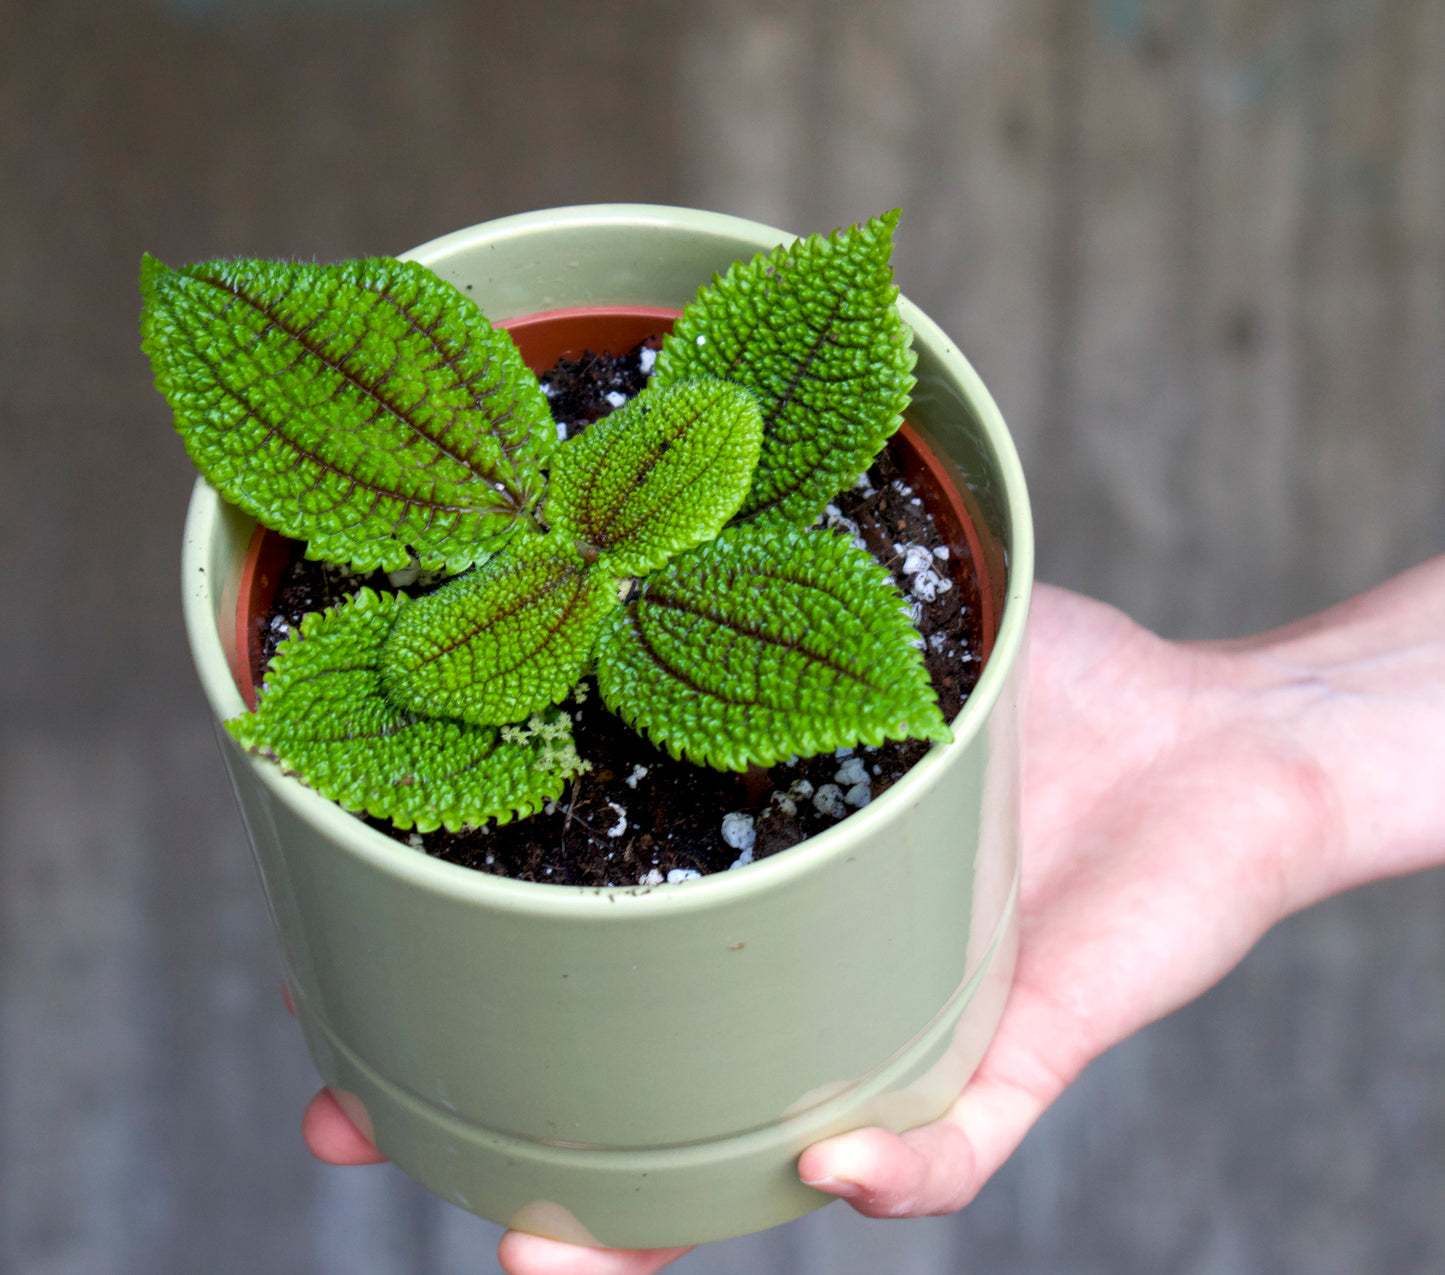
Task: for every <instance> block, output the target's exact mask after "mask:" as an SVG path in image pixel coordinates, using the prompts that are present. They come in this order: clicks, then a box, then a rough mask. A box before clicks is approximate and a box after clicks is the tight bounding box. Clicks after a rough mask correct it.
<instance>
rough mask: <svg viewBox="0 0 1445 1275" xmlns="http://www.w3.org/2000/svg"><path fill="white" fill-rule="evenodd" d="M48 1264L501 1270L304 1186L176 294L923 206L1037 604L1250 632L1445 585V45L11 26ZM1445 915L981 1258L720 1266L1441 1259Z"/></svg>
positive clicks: (1097, 1094) (399, 1192) (1001, 1189)
mask: <svg viewBox="0 0 1445 1275" xmlns="http://www.w3.org/2000/svg"><path fill="white" fill-rule="evenodd" d="M0 190H3V191H4V198H0V281H3V283H0V543H3V547H4V554H3V555H0V583H3V586H4V594H3V596H4V597H5V598H6V600H7V607H6V613H5V622H4V624H3V625H0V667H3V668H4V670H5V672H4V675H3V680H0V720H3V723H4V724H3V730H0V1271H4V1272H7V1273H8V1272H11V1271H13V1272H16V1273H17V1275H19V1273H22V1272H23V1273H24V1275H34V1273H40V1275H49V1273H51V1272H53V1273H54V1275H61V1273H62V1272H64V1273H65V1275H111V1273H112V1272H115V1273H121V1272H132V1271H146V1272H148V1273H149V1272H157V1273H160V1275H168V1273H170V1272H176V1273H177V1275H180V1273H182V1272H185V1273H186V1275H189V1273H191V1272H195V1271H206V1272H223V1273H230V1272H237V1273H240V1272H261V1271H265V1272H270V1271H291V1270H304V1271H317V1272H329V1271H333V1270H334V1271H343V1270H344V1271H346V1272H347V1273H348V1275H391V1273H392V1272H396V1273H397V1275H400V1273H401V1272H414V1271H427V1272H441V1273H442V1275H450V1273H451V1272H457V1273H458V1275H460V1273H461V1272H475V1271H480V1270H491V1269H494V1266H493V1264H492V1258H491V1256H490V1254H491V1249H492V1246H493V1244H494V1243H495V1239H496V1236H497V1228H495V1227H493V1226H490V1225H489V1224H486V1223H482V1222H480V1221H478V1220H476V1219H474V1218H471V1217H469V1216H468V1215H466V1214H463V1213H461V1212H459V1211H457V1210H455V1209H452V1208H451V1207H450V1206H448V1205H445V1204H443V1203H441V1202H440V1201H437V1200H435V1199H433V1198H432V1197H430V1196H429V1195H427V1194H426V1193H425V1192H423V1191H421V1190H420V1189H419V1188H416V1187H415V1186H413V1185H412V1184H411V1183H410V1182H408V1181H407V1180H406V1179H405V1178H404V1177H403V1176H402V1175H400V1174H399V1173H397V1172H395V1171H394V1170H391V1169H389V1168H381V1169H368V1170H353V1171H349V1172H342V1171H333V1170H329V1169H326V1168H324V1167H322V1166H320V1165H316V1164H314V1163H312V1162H311V1161H310V1159H309V1158H308V1157H307V1155H306V1153H305V1152H304V1150H302V1148H301V1147H300V1144H299V1139H298V1137H297V1133H296V1124H297V1119H298V1116H299V1112H300V1108H301V1105H302V1103H303V1102H304V1101H305V1098H306V1097H307V1096H308V1094H309V1092H310V1090H311V1086H312V1084H313V1081H312V1075H311V1068H310V1064H309V1062H308V1061H307V1059H306V1058H305V1054H304V1050H303V1048H302V1046H301V1042H300V1040H299V1038H298V1034H297V1033H296V1031H295V1029H294V1027H293V1025H292V1024H291V1022H290V1021H289V1019H287V1018H286V1016H285V1014H284V1013H283V1012H282V1011H281V1009H280V1005H279V995H278V993H277V981H278V975H277V964H276V961H275V958H274V956H273V955H272V952H271V941H270V936H269V933H268V931H267V926H266V919H265V913H264V908H263V906H262V903H261V899H260V895H259V891H258V890H257V889H256V886H255V882H254V879H253V876H254V874H253V871H252V869H251V867H250V864H249V854H248V851H247V849H246V846H245V841H244V837H243V834H242V832H241V829H240V826H239V823H238V821H237V820H236V818H235V814H234V811H233V809H232V805H231V799H230V797H229V795H228V793H227V791H226V785H225V781H224V777H223V775H222V772H221V768H220V765H219V762H218V760H217V759H216V757H215V755H214V752H213V745H212V743H211V740H210V737H209V736H210V726H209V724H208V723H207V721H206V719H205V715H204V711H203V707H202V704H201V701H200V696H199V694H198V692H197V691H196V689H195V687H194V679H193V676H192V674H191V671H190V668H189V662H188V657H187V655H186V652H185V648H184V643H183V640H182V637H181V631H180V622H179V607H178V605H177V597H176V594H177V590H176V578H175V577H176V560H177V556H178V555H177V542H178V538H179V530H180V520H181V516H182V512H183V509H184V505H185V501H186V498H187V494H188V490H189V467H188V465H187V462H186V460H185V458H184V455H183V454H182V452H181V449H180V447H179V444H178V443H177V441H176V440H175V438H174V437H173V435H172V433H171V431H170V428H169V425H168V422H167V420H166V415H165V409H164V406H163V404H162V403H161V401H160V399H159V398H158V397H157V396H156V395H155V394H154V391H153V390H152V388H151V386H150V381H149V373H148V369H147V368H146V366H145V361H144V359H143V358H142V357H141V355H140V353H139V351H138V349H137V334H136V316H137V312H138V301H137V297H136V291H135V273H136V269H137V266H138V262H139V259H140V254H141V252H142V251H143V250H149V251H151V252H153V253H155V254H157V255H158V256H160V257H162V258H163V259H165V260H167V261H169V262H171V263H172V264H176V263H180V262H183V261H187V260H195V259H199V258H203V257H207V256H212V255H217V254H227V253H234V254H255V255H273V256H294V257H299V258H303V259H306V258H320V259H332V258H336V257H343V256H348V255H359V254H363V253H371V252H391V251H396V250H399V249H401V248H404V247H406V246H408V245H410V244H414V243H418V242H421V241H423V240H425V239H427V238H430V237H431V236H433V235H436V234H439V233H442V232H443V231H446V230H449V229H453V228H456V227H459V226H462V225H466V224H469V223H472V222H475V221H480V220H484V219H486V218H489V217H493V216H497V215H501V214H505V213H509V212H515V211H520V210H523V209H526V208H530V207H540V206H547V205H552V204H565V203H581V202H592V201H601V200H639V201H657V202H671V203H682V204H691V205H696V206H702V207H711V208H716V209H719V210H722V211H726V212H734V213H739V214H742V215H746V216H751V217H756V218H758V219H761V220H764V221H769V222H773V223H775V224H780V225H784V226H788V227H793V228H797V229H804V230H812V229H826V228H829V227H831V226H833V225H837V224H841V223H846V222H850V221H854V220H857V219H859V218H862V217H866V216H868V215H870V214H873V213H876V212H879V211H881V210H883V209H886V208H890V207H894V206H899V205H901V206H902V207H903V208H904V220H903V223H902V225H901V227H900V230H899V233H898V244H899V247H898V252H897V265H898V274H899V280H900V282H901V284H902V286H903V288H904V290H905V291H906V292H907V293H908V294H909V295H910V296H912V297H913V299H915V300H916V301H918V302H919V303H920V304H921V305H922V306H923V307H924V309H925V310H927V311H928V312H929V313H930V314H932V315H933V316H934V317H935V318H936V319H938V320H939V321H940V322H941V323H942V324H943V326H944V327H945V328H946V329H947V330H949V331H950V332H951V333H952V334H953V335H954V336H955V337H956V339H957V340H958V341H959V343H960V345H961V346H962V347H963V349H964V350H965V352H966V353H968V354H969V356H970V357H971V358H972V359H973V360H974V362H975V363H976V364H977V366H978V367H979V368H980V370H981V371H982V373H983V375H984V377H985V379H986V380H987V381H988V382H989V384H990V385H991V386H992V388H993V390H994V392H995V394H996V396H997V397H998V399H999V401H1000V403H1001V405H1002V407H1003V410H1004V413H1005V415H1006V417H1007V418H1008V419H1009V420H1010V422H1011V425H1012V427H1013V429H1014V432H1015V434H1016V436H1017V439H1018V442H1019V445H1020V448H1021V450H1022V452H1023V455H1024V459H1025V464H1026V468H1027V470H1028V473H1029V475H1030V481H1031V484H1032V490H1033V493H1034V496H1035V500H1036V507H1037V515H1038V527H1039V534H1040V553H1039V559H1040V574H1041V575H1042V576H1043V577H1044V578H1046V579H1051V580H1054V581H1057V582H1059V583H1063V584H1067V585H1071V586H1073V587H1076V588H1080V589H1083V590H1085V591H1088V592H1090V593H1093V594H1096V595H1098V596H1101V597H1104V598H1106V599H1107V600H1109V601H1112V602H1115V603H1117V604H1119V605H1121V606H1123V607H1124V608H1125V609H1127V610H1128V611H1130V612H1131V613H1132V614H1133V615H1135V616H1136V617H1137V618H1139V619H1140V620H1142V621H1144V622H1145V623H1148V624H1151V625H1153V626H1156V627H1159V628H1162V629H1163V630H1165V631H1166V632H1169V633H1171V634H1179V635H1189V636H1196V637H1212V636H1222V635H1229V634H1238V633H1244V632H1248V631H1251V630H1254V629H1257V628H1259V627H1263V626H1267V625H1270V624H1274V623H1278V622H1281V621H1283V620H1286V619H1288V618H1290V617H1293V616H1296V615H1298V614H1301V613H1303V612H1305V611H1308V610H1311V609H1314V608H1316V607H1319V606H1322V605H1325V604H1326V603H1328V602H1331V601H1333V600H1335V599H1338V598H1340V597H1343V596H1345V595H1347V594H1348V593H1350V592H1352V591H1354V590H1356V589H1359V588H1361V587H1363V586H1365V585H1368V584H1370V583H1372V582H1374V581H1377V580H1379V579H1381V578H1383V577H1384V576H1386V575H1388V574H1390V573H1391V572H1393V571H1396V570H1398V569H1400V568H1402V567H1404V566H1406V565H1409V564H1411V563H1413V562H1417V561H1419V560H1422V559H1423V558H1425V557H1427V556H1429V555H1431V554H1433V553H1438V552H1440V551H1441V550H1442V549H1445V499H1442V494H1445V0H1372V2H1371V3H1364V2H1363V0H1358V2H1347V0H1329V2H1320V3H1315V2H1313V0H1211V2H1209V3H1185V2H1184V0H1087V2H1086V0H1015V2H1014V3H1005V0H976V2H974V3H969V4H960V3H957V2H956V0H897V2H896V3H894V4H891V5H887V6H880V5H874V4H868V3H865V0H831V2H830V0H795V3H793V4H791V5H788V6H780V5H778V4H776V3H772V0H699V2H698V3H694V4H691V5H676V4H668V3H664V0H618V3H615V4H612V5H608V6H600V5H589V4H585V3H583V2H582V0H554V2H553V3H551V4H548V5H546V6H534V7H532V8H530V9H528V8H524V7H521V6H515V5H507V4H503V3H501V2H500V0H484V2H482V3H463V2H462V0H450V2H446V3H444V2H442V0H436V2H435V3H424V2H422V0H413V2H411V3H395V2H392V0H368V2H367V3H343V2H342V0H332V2H330V3H319V2H312V0H308V2H307V3H301V2H300V0H298V2H297V3H293V4H291V5H286V6H282V5H280V4H276V3H263V2H261V0H149V2H147V3H141V2H140V0H129V2H128V3H118V4H113V5H110V6H95V5H86V4H81V3H79V0H57V3H54V4H50V5H44V6H41V5H27V4H22V3H20V2H19V0H9V2H7V0H0ZM1442 914H1445V877H1442V874H1440V873H1438V872H1437V873H1433V874H1428V875H1426V876H1424V877H1421V878H1418V879H1415V880H1411V881H1405V882H1394V883H1386V884H1382V885H1379V886H1375V887H1371V888H1370V889H1367V890H1364V891H1360V892H1357V893H1356V894H1354V895H1351V896H1349V897H1347V898H1343V899H1339V900H1335V901H1333V902H1331V903H1329V904H1326V905H1324V906H1322V907H1319V908H1316V909H1313V910H1312V911H1310V912H1308V913H1306V914H1304V915H1302V916H1299V917H1296V918H1294V919H1292V920H1290V921H1289V922H1287V923H1285V924H1284V925H1282V926H1280V927H1279V928H1278V929H1277V930H1276V931H1275V932H1274V933H1272V934H1271V935H1270V936H1269V937H1268V938H1267V939H1266V940H1265V941H1264V942H1263V943H1262V944H1261V945H1260V947H1259V948H1258V949H1257V950H1256V951H1255V952H1254V953H1253V954H1252V955H1251V956H1250V958H1249V959H1248V960H1247V961H1246V962H1245V963H1244V964H1243V965H1242V966H1241V967H1240V969H1239V970H1237V971H1236V972H1235V973H1234V974H1233V975H1231V976H1230V977H1229V978H1228V979H1227V980H1226V981H1225V982H1224V983H1223V984H1221V985H1220V986H1219V987H1218V988H1216V989H1215V990H1214V991H1213V992H1211V993H1210V994H1209V995H1207V996H1206V997H1204V998H1203V999H1202V1000H1200V1001H1199V1002H1197V1003H1196V1004H1194V1005H1192V1006H1190V1007H1188V1008H1187V1009H1185V1010H1183V1011H1181V1012H1180V1013H1177V1014H1175V1015H1173V1016H1171V1017H1170V1018H1169V1019H1166V1020H1165V1021H1163V1022H1162V1023H1160V1024H1157V1025H1156V1026H1154V1027H1152V1028H1150V1029H1148V1030H1147V1031H1145V1032H1143V1033H1141V1034H1140V1035H1139V1036H1138V1037H1136V1038H1135V1039H1134V1040H1133V1041H1131V1042H1129V1043H1128V1044H1126V1045H1125V1046H1123V1047H1121V1048H1120V1049H1118V1050H1116V1051H1115V1052H1114V1053H1113V1054H1111V1055H1110V1056H1108V1057H1107V1058H1105V1059H1104V1060H1102V1061H1101V1062H1100V1063H1098V1064H1097V1065H1096V1066H1095V1067H1094V1068H1092V1069H1091V1070H1090V1071H1089V1072H1088V1073H1087V1074H1086V1076H1085V1077H1084V1079H1083V1080H1082V1081H1081V1082H1080V1083H1079V1084H1078V1085H1077V1086H1076V1087H1075V1088H1074V1089H1073V1090H1072V1091H1071V1092H1070V1093H1069V1094H1068V1095H1067V1096H1066V1097H1065V1099H1064V1100H1063V1101H1062V1102H1061V1103H1060V1104H1058V1106H1057V1107H1056V1108H1055V1109H1054V1110H1053V1111H1051V1112H1050V1113H1049V1114H1048V1115H1047V1116H1046V1117H1045V1119H1044V1120H1043V1121H1042V1122H1041V1124H1040V1125H1039V1127H1038V1128H1037V1130H1036V1131H1035V1133H1034V1134H1033V1135H1032V1136H1031V1137H1030V1138H1029V1140H1028V1141H1027V1142H1026V1144H1025V1145H1024V1147H1023V1149H1022V1150H1021V1152H1020V1153H1019V1154H1018V1155H1017V1157H1016V1158H1015V1159H1014V1160H1013V1161H1012V1162H1011V1163H1010V1164H1009V1166H1007V1168H1006V1169H1005V1170H1004V1171H1003V1172H1002V1173H1001V1174H1000V1175H999V1176H998V1178H997V1179H996V1180H995V1182H994V1183H993V1184H991V1185H990V1186H989V1187H988V1188H987V1189H986V1190H985V1192H984V1193H983V1195H982V1196H981V1197H980V1198H979V1200H978V1201H977V1202H976V1203H975V1204H974V1205H973V1206H972V1207H971V1208H970V1209H969V1210H968V1211H966V1212H965V1213H964V1214H962V1215H960V1216H959V1217H956V1218H943V1219H927V1220H922V1221H917V1222H912V1223H903V1224H899V1223H882V1222H868V1221H865V1220H863V1219H859V1218H857V1217H856V1216H854V1215H852V1214H851V1213H849V1212H848V1211H847V1210H846V1209H844V1208H842V1207H839V1206H835V1207H832V1208H829V1209H827V1210H825V1211H823V1212H822V1213H820V1214H816V1215H814V1216H812V1217H809V1218H806V1219H803V1220H802V1221H800V1222H798V1223H795V1224H793V1225H791V1226H788V1227H783V1228H780V1229H779V1230H776V1231H773V1232H769V1233H767V1234H765V1235H762V1236H756V1237H749V1238H746V1239H742V1240H736V1241H731V1242H729V1243H725V1244H720V1245H715V1246H711V1247H709V1248H707V1249H704V1250H700V1251H699V1252H697V1253H695V1254H694V1255H692V1256H691V1257H689V1258H687V1259H686V1260H685V1261H684V1262H682V1263H681V1264H680V1265H679V1267H678V1268H677V1269H678V1270H679V1272H681V1273H682V1275H726V1273H729V1272H741V1271H747V1272H750V1273H754V1272H755V1273H757V1275H785V1273H786V1275H824V1273H825V1272H826V1273H827V1275H876V1273H879V1272H889V1273H890V1275H953V1273H954V1272H962V1271H976V1272H983V1271H987V1272H990V1275H999V1273H1002V1275H1009V1273H1011V1272H1017V1273H1019V1275H1023V1273H1025V1272H1028V1273H1034V1272H1042V1271H1048V1272H1050V1273H1051V1275H1059V1273H1062V1275H1093V1273H1094V1272H1100V1273H1103V1272H1108V1273H1110V1275H1120V1273H1124V1275H1128V1273H1133V1272H1137V1273H1139V1275H1154V1273H1156V1272H1159V1271H1170V1272H1182V1273H1184V1275H1228V1273H1233V1272H1243V1271H1272V1272H1273V1271H1280V1272H1300V1273H1301V1275H1304V1273H1308V1275H1332V1273H1334V1272H1338V1273H1339V1275H1357V1273H1358V1272H1361V1271H1370V1272H1381V1273H1385V1275H1391V1273H1395V1272H1399V1273H1401V1275H1403V1273H1405V1272H1418V1271H1425V1270H1433V1269H1441V1268H1445V1213H1442V1211H1441V1210H1440V1209H1439V1202H1440V1200H1441V1199H1442V1198H1445V1096H1442V1095H1445V1088H1442V1086H1441V1084H1440V1078H1441V1075H1442V1069H1445V1013H1442V999H1445V974H1442V970H1445V932H1442V927H1441V925H1440V923H1439V918H1440V916H1441V915H1442Z"/></svg>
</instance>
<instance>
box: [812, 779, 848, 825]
mask: <svg viewBox="0 0 1445 1275" xmlns="http://www.w3.org/2000/svg"><path fill="white" fill-rule="evenodd" d="M813 806H814V808H815V809H816V810H817V811H818V813H819V814H820V815H828V816H830V817H831V818H833V819H841V818H842V817H843V816H844V815H846V814H847V813H848V807H847V806H845V805H844V804H843V790H842V789H841V788H839V787H838V785H837V784H824V785H823V786H822V787H821V788H819V789H818V791H817V792H815V793H814V794H813Z"/></svg>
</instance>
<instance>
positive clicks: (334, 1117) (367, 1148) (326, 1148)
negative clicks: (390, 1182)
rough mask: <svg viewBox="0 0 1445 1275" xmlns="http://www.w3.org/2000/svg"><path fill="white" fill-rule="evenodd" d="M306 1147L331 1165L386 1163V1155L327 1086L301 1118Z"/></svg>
mask: <svg viewBox="0 0 1445 1275" xmlns="http://www.w3.org/2000/svg"><path fill="white" fill-rule="evenodd" d="M301 1136H302V1138H303V1139H305V1142H306V1149H307V1150H308V1151H310V1152H311V1154H312V1155H314V1156H315V1157H316V1158H317V1159H318V1160H322V1161H324V1162H325V1163H327V1164H385V1163H386V1157H385V1156H384V1155H382V1154H381V1152H380V1151H378V1150H377V1149H376V1148H375V1147H374V1146H372V1145H371V1143H370V1142H369V1141H367V1138H366V1135H365V1134H363V1133H362V1132H361V1130H360V1129H358V1128H357V1127H356V1126H355V1125H354V1124H353V1123H352V1122H351V1119H350V1117H348V1116H347V1114H346V1112H344V1111H343V1110H342V1109H341V1107H340V1105H339V1104H338V1103H337V1101H336V1099H335V1098H333V1097H332V1096H331V1092H330V1090H327V1089H323V1090H321V1092H320V1093H318V1094H317V1095H316V1096H315V1097H314V1098H312V1099H311V1101H310V1102H309V1103H307V1104H306V1111H305V1113H304V1114H303V1115H302V1117H301Z"/></svg>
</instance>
